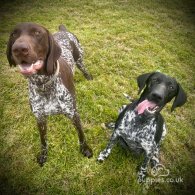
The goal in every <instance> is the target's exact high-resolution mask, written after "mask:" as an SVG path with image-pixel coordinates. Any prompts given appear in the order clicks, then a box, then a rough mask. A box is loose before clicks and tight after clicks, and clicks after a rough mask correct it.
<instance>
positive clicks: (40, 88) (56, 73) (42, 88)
mask: <svg viewBox="0 0 195 195" xmlns="http://www.w3.org/2000/svg"><path fill="white" fill-rule="evenodd" d="M56 63H57V67H56V71H55V73H54V75H53V77H52V78H51V79H50V80H49V81H47V82H46V83H44V84H42V85H41V86H39V87H38V88H37V91H39V92H45V90H46V88H47V87H49V86H50V85H51V84H52V83H53V82H54V81H55V80H56V78H57V77H58V75H59V71H60V64H59V61H58V60H57V62H56Z"/></svg>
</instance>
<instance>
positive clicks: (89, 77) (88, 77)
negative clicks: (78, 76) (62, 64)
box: [84, 74, 93, 81]
mask: <svg viewBox="0 0 195 195" xmlns="http://www.w3.org/2000/svg"><path fill="white" fill-rule="evenodd" d="M84 76H85V78H86V79H87V80H88V81H89V80H93V76H92V75H91V74H84Z"/></svg>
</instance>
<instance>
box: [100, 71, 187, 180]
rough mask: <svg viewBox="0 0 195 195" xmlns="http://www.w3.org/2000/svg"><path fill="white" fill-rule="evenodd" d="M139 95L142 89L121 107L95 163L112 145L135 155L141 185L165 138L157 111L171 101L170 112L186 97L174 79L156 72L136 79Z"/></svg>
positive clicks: (105, 155) (156, 158) (101, 159)
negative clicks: (139, 156)
mask: <svg viewBox="0 0 195 195" xmlns="http://www.w3.org/2000/svg"><path fill="white" fill-rule="evenodd" d="M137 82H138V86H139V93H140V92H141V91H142V90H143V89H144V87H145V89H144V91H143V93H142V94H141V96H140V98H139V99H138V100H136V101H134V102H133V103H131V104H129V105H127V106H124V107H123V109H122V110H121V112H120V114H119V116H118V119H117V120H116V123H115V127H114V132H113V134H112V136H111V139H110V141H109V143H108V145H107V147H106V149H105V150H103V151H102V152H101V153H100V155H99V157H98V161H100V162H102V161H104V160H105V159H106V158H107V157H108V156H109V154H110V153H111V150H112V148H113V146H114V145H115V143H116V142H117V141H118V142H119V143H120V144H121V146H122V147H124V148H126V149H128V150H132V151H134V152H136V153H142V152H144V154H145V159H144V162H143V164H142V166H141V168H140V171H139V176H138V179H139V181H143V179H144V178H145V176H146V173H147V166H148V164H149V162H151V165H152V167H156V166H157V165H158V164H159V159H158V156H159V149H160V143H161V141H162V140H163V138H164V136H165V134H166V128H165V123H164V119H163V117H162V115H161V114H160V111H161V110H162V109H163V107H164V106H165V105H166V103H168V102H170V101H171V100H172V99H173V98H174V97H175V100H174V102H173V105H172V108H171V111H173V110H174V109H175V108H176V107H178V106H182V105H183V104H184V103H185V102H186V99H187V98H186V94H185V92H184V91H183V89H182V87H181V86H180V84H179V83H177V82H176V80H175V79H174V78H171V77H169V76H167V75H165V74H162V73H159V72H153V73H147V74H143V75H141V76H139V77H138V79H137Z"/></svg>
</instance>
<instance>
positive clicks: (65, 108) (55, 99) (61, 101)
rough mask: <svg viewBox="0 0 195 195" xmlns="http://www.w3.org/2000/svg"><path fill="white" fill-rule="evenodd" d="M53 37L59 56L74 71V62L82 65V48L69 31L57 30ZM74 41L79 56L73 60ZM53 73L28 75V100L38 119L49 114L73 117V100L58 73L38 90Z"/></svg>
mask: <svg viewBox="0 0 195 195" xmlns="http://www.w3.org/2000/svg"><path fill="white" fill-rule="evenodd" d="M53 36H54V39H55V40H56V42H57V43H58V45H59V46H60V47H61V51H62V52H61V58H63V59H64V60H65V61H66V62H67V63H68V65H69V66H70V68H71V70H72V72H73V73H74V67H75V63H78V64H79V65H82V63H80V62H82V56H83V50H82V48H81V46H80V44H79V42H78V40H77V38H76V37H75V36H74V35H73V34H72V33H70V32H67V31H66V32H64V31H59V32H57V33H55V34H54V35H53ZM71 41H72V42H74V44H75V46H76V47H77V49H78V51H79V58H78V60H77V61H76V62H75V60H74V57H73V54H72V52H73V51H72V50H73V49H72V47H71V44H70V42H71ZM52 77H53V75H51V76H46V75H38V74H34V75H31V76H30V77H29V100H30V105H31V109H32V112H33V113H34V115H35V117H36V118H37V119H38V120H42V119H43V117H45V116H48V115H51V114H65V115H66V116H68V117H69V118H73V116H74V114H75V109H74V100H73V97H72V94H71V93H70V92H69V91H68V89H67V88H66V87H65V86H64V84H63V83H62V79H61V77H60V74H59V75H58V76H57V78H56V79H55V80H54V81H53V82H52V83H51V84H50V85H49V86H46V87H45V88H44V90H40V87H41V88H43V87H44V83H47V82H48V81H49V80H50V79H51V78H52Z"/></svg>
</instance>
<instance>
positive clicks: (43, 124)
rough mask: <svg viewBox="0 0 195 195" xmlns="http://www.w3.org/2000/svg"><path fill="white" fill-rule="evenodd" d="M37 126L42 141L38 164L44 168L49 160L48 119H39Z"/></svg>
mask: <svg viewBox="0 0 195 195" xmlns="http://www.w3.org/2000/svg"><path fill="white" fill-rule="evenodd" d="M37 126H38V129H39V133H40V139H41V152H40V153H39V154H38V156H37V162H38V163H39V164H40V166H43V164H44V163H45V162H46V160H47V137H46V134H47V119H46V117H40V118H37Z"/></svg>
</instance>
